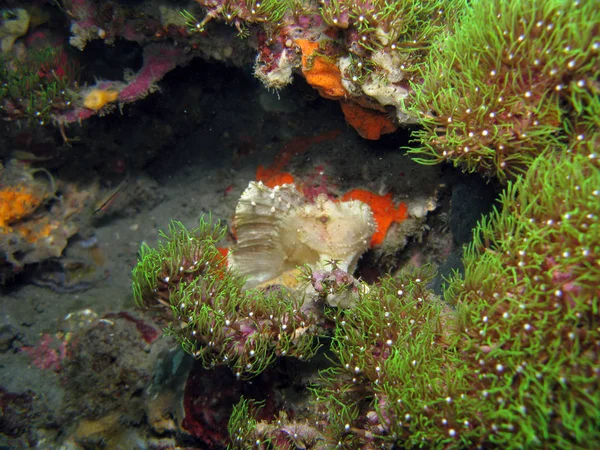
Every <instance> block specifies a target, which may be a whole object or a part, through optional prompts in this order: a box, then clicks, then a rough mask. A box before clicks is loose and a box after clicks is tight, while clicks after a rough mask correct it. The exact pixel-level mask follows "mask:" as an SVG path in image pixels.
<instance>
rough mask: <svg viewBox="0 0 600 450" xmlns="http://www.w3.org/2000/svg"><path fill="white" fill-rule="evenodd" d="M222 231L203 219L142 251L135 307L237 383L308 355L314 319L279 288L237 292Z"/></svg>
mask: <svg viewBox="0 0 600 450" xmlns="http://www.w3.org/2000/svg"><path fill="white" fill-rule="evenodd" d="M225 231H226V229H225V227H223V226H221V225H220V224H219V223H217V224H215V225H214V226H213V224H212V223H211V221H210V220H209V219H205V218H201V219H200V224H199V226H198V228H197V229H195V230H193V231H188V230H186V229H185V228H184V227H183V226H182V225H181V224H179V223H173V224H172V225H171V227H170V229H169V233H168V234H163V235H162V236H163V238H165V239H166V242H164V243H162V244H160V245H159V248H158V249H157V250H154V249H151V248H149V247H147V246H144V247H142V250H141V260H140V262H139V264H138V265H137V267H136V268H135V269H134V271H133V291H134V297H135V300H136V303H137V304H138V305H139V306H142V307H146V308H159V309H161V310H163V311H164V313H165V315H166V316H167V317H168V318H169V319H168V320H169V321H170V326H169V327H168V328H167V330H166V332H167V334H170V335H173V336H174V337H175V338H176V339H177V341H178V342H180V343H181V345H182V347H183V348H184V350H185V351H186V352H188V353H190V354H192V355H193V356H194V357H195V358H197V359H200V360H201V361H202V363H203V365H204V366H205V367H207V368H210V367H214V366H216V365H220V364H224V365H228V366H230V367H231V368H232V369H233V370H234V373H235V374H236V376H237V377H238V378H240V377H241V378H248V377H252V376H254V375H257V374H259V373H260V372H262V371H263V370H264V369H265V368H266V367H267V366H268V365H269V364H270V363H271V362H272V361H273V360H274V359H275V358H276V357H278V356H284V355H287V356H295V357H297V358H299V359H307V358H310V357H311V356H312V355H313V354H314V352H315V351H316V350H317V343H316V342H315V341H314V339H313V338H312V336H311V334H310V333H309V330H311V331H312V329H313V328H314V323H315V320H314V318H313V317H312V315H311V314H310V313H309V312H306V311H304V310H302V309H301V308H300V306H301V303H300V301H299V300H298V299H296V298H293V297H292V296H291V295H290V294H289V293H288V292H287V291H286V290H284V289H278V288H273V289H266V290H258V289H256V290H243V289H242V287H243V285H244V281H245V280H244V279H243V278H242V277H239V276H236V275H235V274H233V273H231V272H230V271H229V270H228V269H227V268H226V263H225V259H224V257H223V256H222V255H221V253H220V252H219V250H218V249H217V247H216V243H217V242H219V241H220V240H221V239H222V238H223V236H224V233H225Z"/></svg>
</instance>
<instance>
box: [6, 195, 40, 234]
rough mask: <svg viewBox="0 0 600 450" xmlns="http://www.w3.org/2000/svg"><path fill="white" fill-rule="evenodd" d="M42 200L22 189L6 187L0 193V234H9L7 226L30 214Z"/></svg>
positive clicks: (9, 229)
mask: <svg viewBox="0 0 600 450" xmlns="http://www.w3.org/2000/svg"><path fill="white" fill-rule="evenodd" d="M41 202H42V199H40V198H39V197H37V196H35V195H34V194H32V193H31V192H28V191H27V190H26V189H24V188H22V187H7V188H4V189H2V190H1V191H0V232H10V231H12V230H11V228H10V227H9V226H8V225H10V224H11V223H12V222H15V221H17V220H19V219H22V218H23V217H25V216H27V215H28V214H31V213H32V212H33V211H34V210H35V209H36V208H37V207H38V206H39V205H40V203H41Z"/></svg>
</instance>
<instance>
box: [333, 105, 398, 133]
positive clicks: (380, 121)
mask: <svg viewBox="0 0 600 450" xmlns="http://www.w3.org/2000/svg"><path fill="white" fill-rule="evenodd" d="M340 104H341V105H342V111H343V112H344V116H345V117H346V122H348V123H349V124H350V125H352V127H353V128H354V129H355V130H356V131H357V132H358V134H360V135H361V136H362V137H363V138H365V139H370V140H373V141H375V140H377V139H379V138H380V137H381V135H382V134H386V133H393V132H394V131H396V129H397V128H398V127H397V126H396V124H395V123H394V122H393V121H392V120H391V119H389V118H388V117H387V116H386V115H385V114H384V113H382V112H379V111H375V110H373V109H368V108H363V107H362V106H360V105H358V104H356V103H354V102H344V101H340Z"/></svg>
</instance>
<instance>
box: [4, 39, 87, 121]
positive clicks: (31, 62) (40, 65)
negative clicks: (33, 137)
mask: <svg viewBox="0 0 600 450" xmlns="http://www.w3.org/2000/svg"><path fill="white" fill-rule="evenodd" d="M77 77H78V70H77V68H76V66H75V65H73V64H71V63H70V62H68V60H67V59H66V57H65V54H64V51H63V50H62V49H60V48H55V47H51V46H49V47H44V48H40V49H31V50H29V51H28V53H27V55H26V56H25V58H24V59H23V60H16V59H14V58H13V57H12V56H10V55H3V54H0V79H2V83H1V84H0V117H2V118H3V119H4V120H7V121H22V122H24V123H25V124H28V125H48V124H51V123H52V121H53V118H54V116H55V115H57V114H60V113H61V112H63V111H65V110H67V109H70V108H71V103H72V101H73V99H74V98H75V96H76V91H77V89H78V86H77Z"/></svg>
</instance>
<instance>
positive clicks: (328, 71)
mask: <svg viewBox="0 0 600 450" xmlns="http://www.w3.org/2000/svg"><path fill="white" fill-rule="evenodd" d="M295 43H296V44H297V45H298V46H299V47H300V49H301V50H302V73H303V74H304V78H306V81H307V82H308V84H310V85H311V86H312V87H314V88H315V89H316V90H317V91H319V94H321V97H325V98H329V99H332V100H336V99H338V98H341V97H344V96H345V95H346V89H344V86H343V85H342V72H340V69H339V68H338V66H337V65H336V64H335V63H334V62H333V61H330V60H329V59H328V58H326V57H324V56H320V55H313V53H314V52H315V50H317V49H318V48H319V43H318V42H313V41H309V40H307V39H296V41H295Z"/></svg>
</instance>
